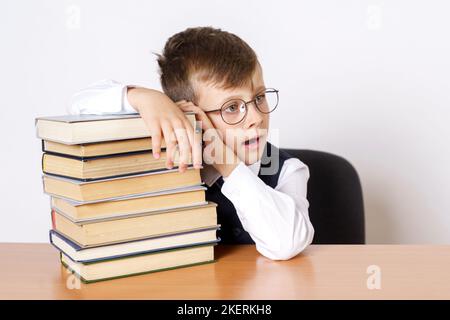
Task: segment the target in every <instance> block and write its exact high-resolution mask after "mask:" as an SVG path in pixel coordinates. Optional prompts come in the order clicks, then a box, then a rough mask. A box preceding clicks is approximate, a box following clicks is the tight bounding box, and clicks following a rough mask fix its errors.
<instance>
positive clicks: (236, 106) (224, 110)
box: [205, 88, 279, 125]
mask: <svg viewBox="0 0 450 320" xmlns="http://www.w3.org/2000/svg"><path fill="white" fill-rule="evenodd" d="M278 92H279V91H278V90H277V89H273V88H268V89H265V90H264V91H262V92H260V93H258V94H257V95H256V97H255V98H254V99H253V100H250V101H247V102H245V101H244V100H242V99H232V100H229V101H227V102H225V103H224V104H223V105H222V107H221V108H220V109H216V110H209V111H205V113H211V112H220V115H221V116H222V119H223V121H225V123H227V124H230V125H234V124H238V123H240V122H242V121H243V120H244V119H245V117H246V116H247V113H248V107H247V105H248V104H250V103H252V102H253V103H254V104H255V106H256V109H258V111H259V112H261V113H264V114H267V113H271V112H272V111H273V110H275V109H276V107H277V106H278V101H279V96H278Z"/></svg>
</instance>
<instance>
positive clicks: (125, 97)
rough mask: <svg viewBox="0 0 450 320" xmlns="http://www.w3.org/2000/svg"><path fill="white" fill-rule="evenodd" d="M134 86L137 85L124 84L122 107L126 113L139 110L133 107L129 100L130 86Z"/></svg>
mask: <svg viewBox="0 0 450 320" xmlns="http://www.w3.org/2000/svg"><path fill="white" fill-rule="evenodd" d="M134 87H135V86H124V87H123V88H122V108H123V111H124V112H126V113H137V110H136V109H135V108H133V106H132V105H131V104H130V101H128V88H134Z"/></svg>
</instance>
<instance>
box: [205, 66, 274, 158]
mask: <svg viewBox="0 0 450 320" xmlns="http://www.w3.org/2000/svg"><path fill="white" fill-rule="evenodd" d="M264 90H265V84H264V79H263V74H262V69H261V66H260V65H259V63H258V64H257V67H256V70H255V72H254V74H253V76H252V80H251V83H250V84H249V85H248V86H246V87H241V88H234V89H222V88H219V87H216V86H213V85H211V84H206V83H203V82H201V83H197V85H196V92H197V97H198V101H197V103H198V106H199V107H200V108H201V109H202V110H203V111H210V110H215V109H219V108H220V107H222V105H223V104H224V103H225V102H227V101H229V100H231V99H235V98H238V99H242V100H244V101H246V102H247V101H250V100H253V99H255V96H256V95H257V94H258V93H261V92H262V91H264ZM247 108H248V112H247V116H246V117H245V119H244V120H242V121H241V122H239V123H238V124H234V125H230V124H227V123H226V122H225V121H224V120H223V119H222V116H221V114H220V112H211V113H208V117H209V119H210V120H211V122H212V124H213V125H214V127H215V128H216V129H217V130H218V131H219V132H220V134H221V136H222V137H223V141H224V143H225V144H226V145H227V146H228V147H229V148H231V150H233V151H234V153H235V154H236V155H237V156H238V157H239V159H240V160H241V161H243V162H244V163H245V164H247V165H250V164H253V163H255V162H256V161H258V160H259V159H260V158H261V156H262V153H263V151H264V146H265V144H266V141H267V133H268V131H267V130H268V127H269V114H264V113H261V112H259V111H258V109H257V108H256V106H255V104H254V103H248V104H247ZM255 138H256V139H255Z"/></svg>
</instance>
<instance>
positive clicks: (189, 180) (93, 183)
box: [36, 113, 220, 282]
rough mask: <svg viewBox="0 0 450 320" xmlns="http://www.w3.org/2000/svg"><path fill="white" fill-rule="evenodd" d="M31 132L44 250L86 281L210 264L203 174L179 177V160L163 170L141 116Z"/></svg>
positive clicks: (212, 232) (81, 118) (211, 211)
mask: <svg viewBox="0 0 450 320" xmlns="http://www.w3.org/2000/svg"><path fill="white" fill-rule="evenodd" d="M186 116H187V117H188V119H189V120H190V121H191V122H192V124H193V127H195V124H196V123H195V115H194V114H192V113H187V114H186ZM36 129H37V136H38V138H39V139H41V140H42V151H43V156H42V170H43V176H42V180H43V187H44V192H45V193H46V194H48V195H50V197H51V198H50V199H51V218H52V228H53V229H52V230H50V242H51V243H52V244H53V245H54V246H55V247H56V248H57V249H58V250H59V251H60V252H61V262H62V264H63V265H64V266H65V267H67V268H68V269H69V270H71V271H72V272H75V273H76V274H77V275H78V276H79V277H80V278H81V280H82V281H83V282H94V281H99V280H106V279H113V278H118V277H124V276H128V275H136V274H142V273H148V272H154V271H161V270H167V269H173V268H177V267H183V266H192V265H197V264H202V263H208V262H213V261H214V246H215V245H216V244H217V243H218V242H219V241H220V239H218V238H217V236H216V231H217V230H218V229H219V227H220V225H218V224H217V213H216V204H215V203H212V202H207V201H206V200H205V190H206V188H205V187H204V186H203V185H202V181H201V177H200V170H199V169H194V168H193V166H192V164H190V165H189V167H188V169H187V170H186V171H185V172H184V173H180V172H179V171H178V168H177V167H176V164H177V159H178V157H177V156H175V167H174V168H173V169H170V170H169V169H166V168H165V160H166V157H165V150H164V148H163V149H162V152H161V156H160V158H159V159H155V158H154V157H153V156H152V152H151V145H152V143H151V137H150V135H149V131H148V129H147V128H146V125H145V123H144V121H143V119H142V118H141V117H140V116H139V115H138V114H134V115H108V116H98V115H76V116H72V115H69V116H57V117H40V118H36ZM163 147H164V144H163Z"/></svg>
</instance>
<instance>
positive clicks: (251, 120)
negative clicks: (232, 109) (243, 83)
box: [245, 102, 264, 129]
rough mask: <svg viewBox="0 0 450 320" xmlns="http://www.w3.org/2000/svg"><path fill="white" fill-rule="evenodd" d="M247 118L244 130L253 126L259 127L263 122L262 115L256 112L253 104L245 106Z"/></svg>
mask: <svg viewBox="0 0 450 320" xmlns="http://www.w3.org/2000/svg"><path fill="white" fill-rule="evenodd" d="M247 108H248V110H247V118H246V119H245V128H246V129H247V128H251V127H253V126H256V127H259V126H260V125H261V123H262V122H263V116H264V115H263V114H262V113H261V112H259V111H258V109H257V108H256V106H255V103H254V102H253V103H249V104H248V105H247Z"/></svg>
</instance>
